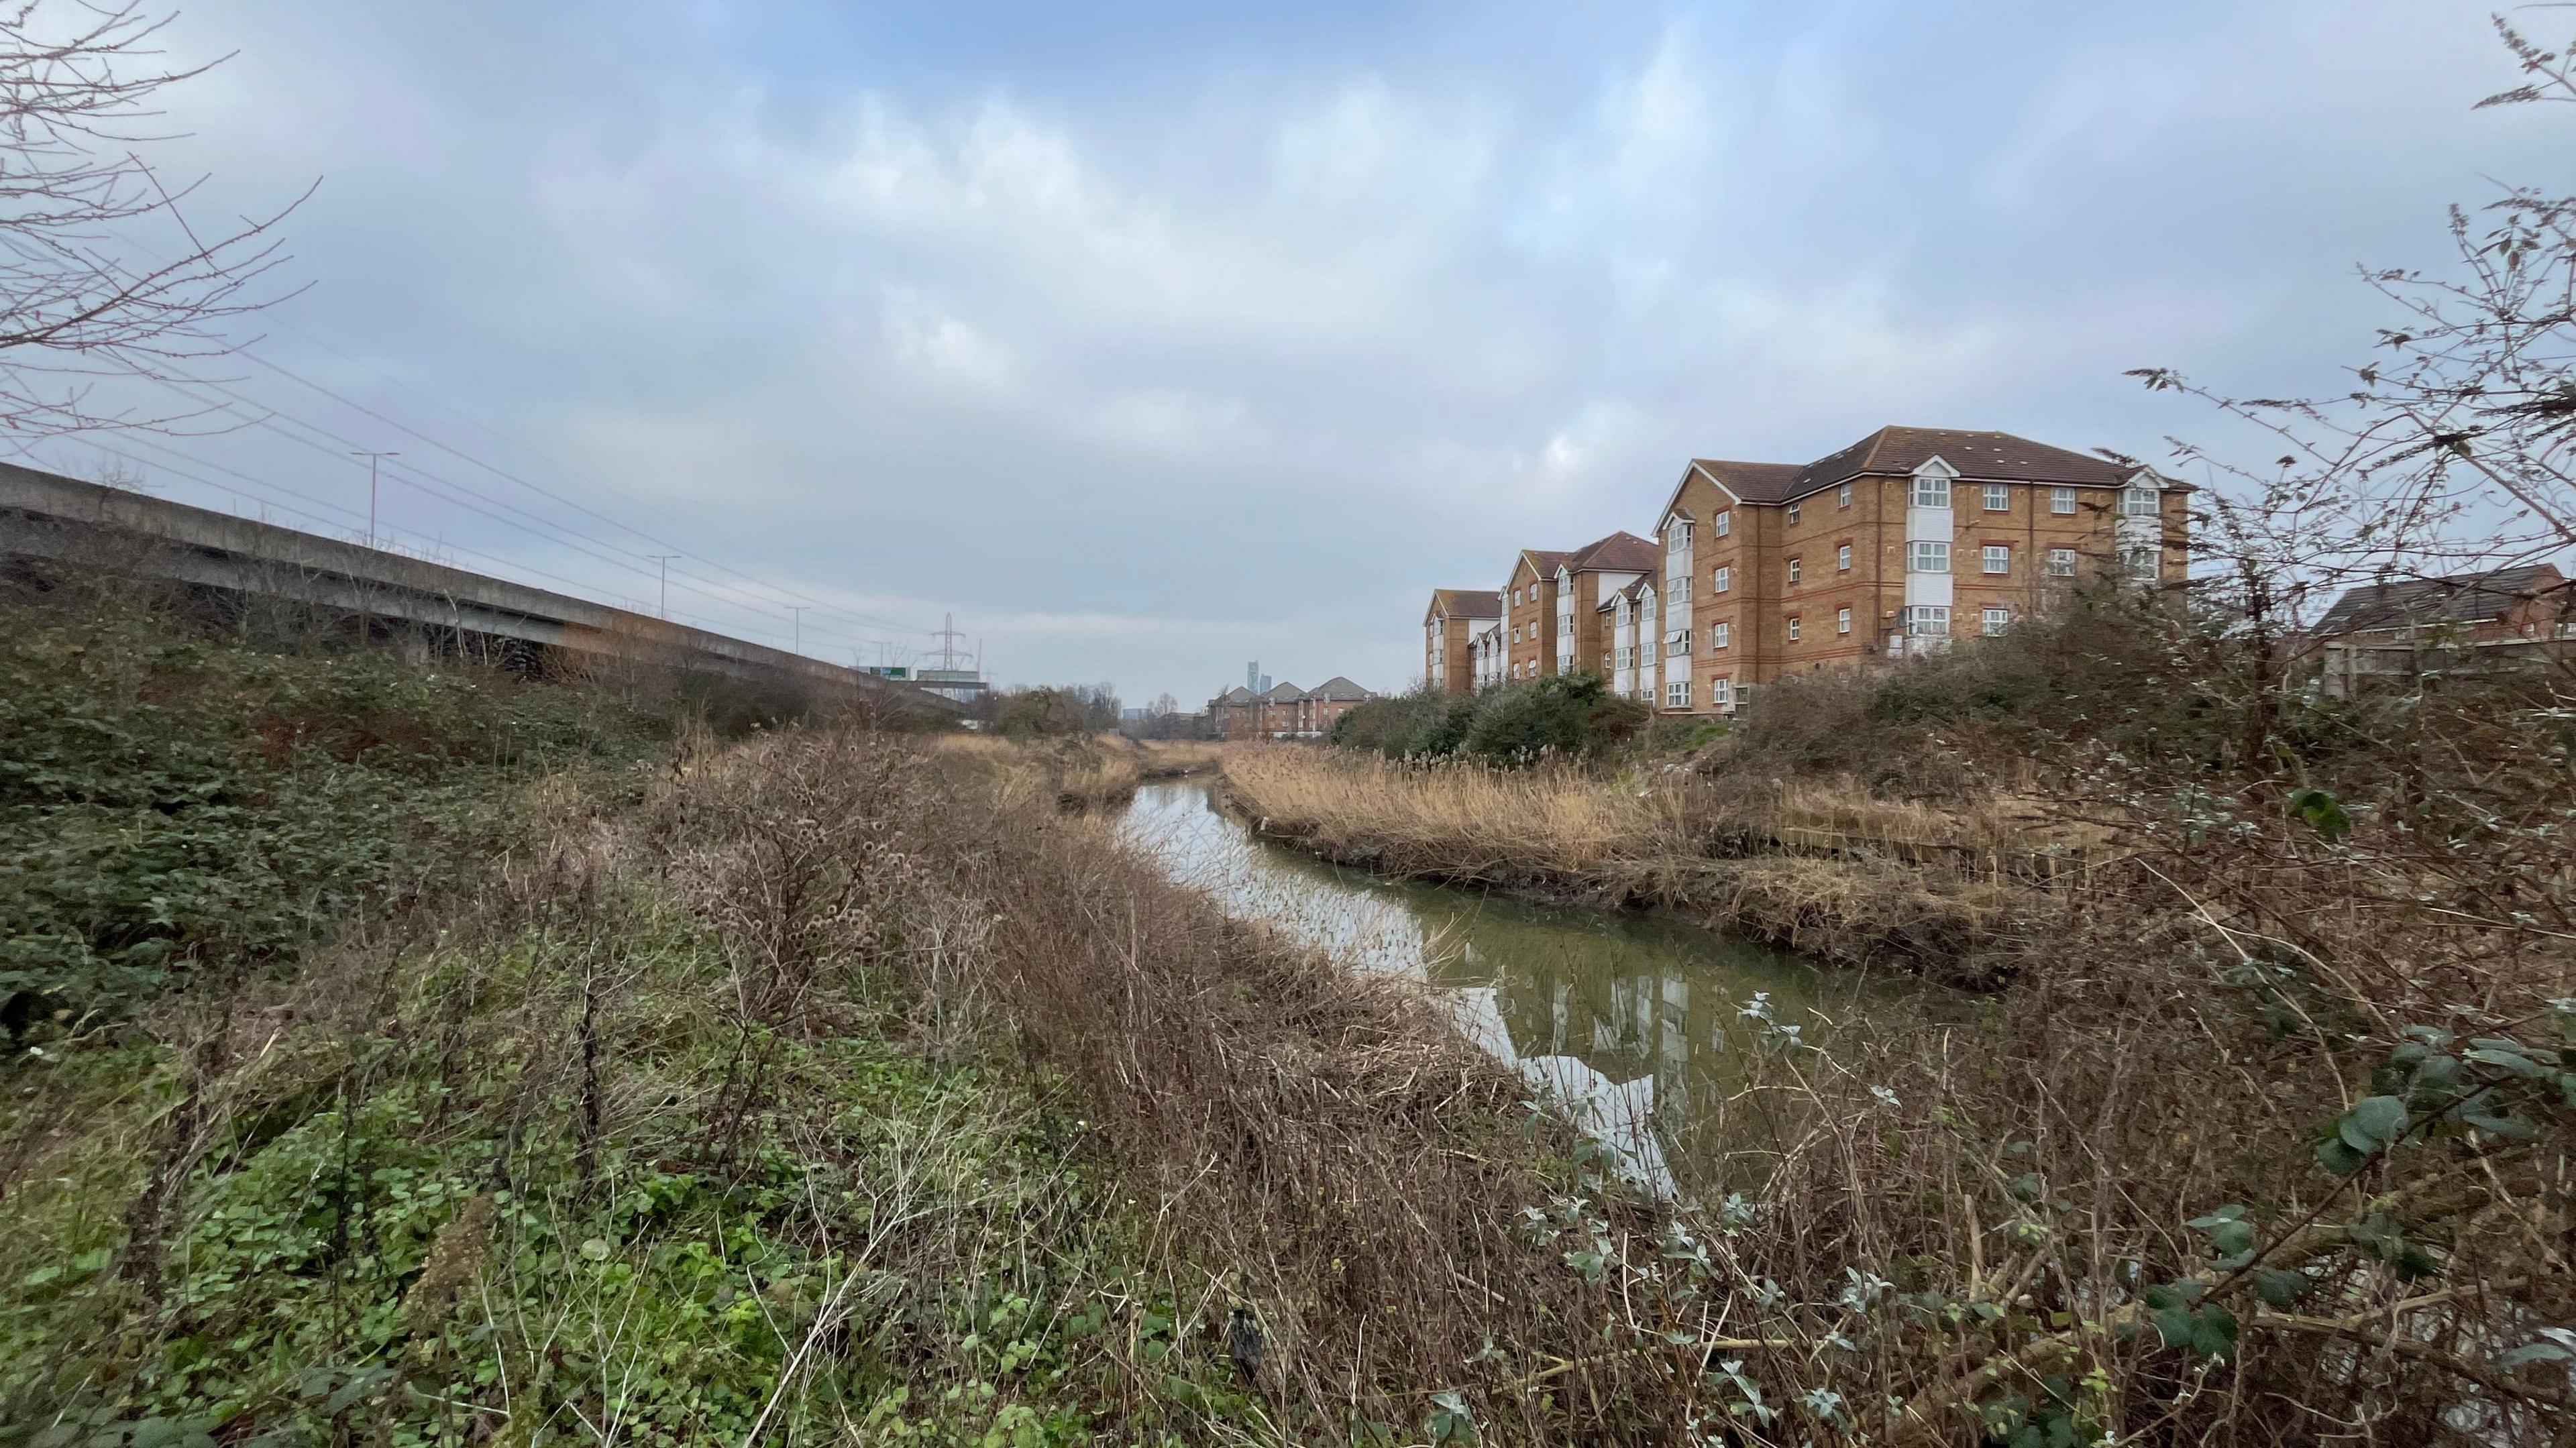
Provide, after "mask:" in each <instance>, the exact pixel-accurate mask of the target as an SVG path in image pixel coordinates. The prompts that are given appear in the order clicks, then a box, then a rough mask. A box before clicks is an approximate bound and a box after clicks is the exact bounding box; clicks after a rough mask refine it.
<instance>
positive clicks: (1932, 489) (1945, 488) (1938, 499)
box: [1914, 473, 1950, 508]
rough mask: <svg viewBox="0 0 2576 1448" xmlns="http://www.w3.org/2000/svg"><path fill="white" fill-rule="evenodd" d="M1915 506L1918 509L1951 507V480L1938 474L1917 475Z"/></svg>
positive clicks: (1915, 478) (1915, 479)
mask: <svg viewBox="0 0 2576 1448" xmlns="http://www.w3.org/2000/svg"><path fill="white" fill-rule="evenodd" d="M1914 506H1916V507H1918V508H1946V507H1948V506H1950V480H1949V479H1948V478H1945V477H1942V476H1941V475H1940V474H1938V473H1917V474H1915V475H1914Z"/></svg>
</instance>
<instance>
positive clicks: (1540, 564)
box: [1512, 548, 1574, 578]
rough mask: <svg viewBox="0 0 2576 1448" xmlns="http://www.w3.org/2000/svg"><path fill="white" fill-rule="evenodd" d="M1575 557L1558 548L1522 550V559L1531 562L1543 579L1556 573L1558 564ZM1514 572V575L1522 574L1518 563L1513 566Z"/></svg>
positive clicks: (1531, 565)
mask: <svg viewBox="0 0 2576 1448" xmlns="http://www.w3.org/2000/svg"><path fill="white" fill-rule="evenodd" d="M1573 556H1574V555H1573V554H1571V553H1567V552H1565V551H1563V550H1561V549H1556V548H1524V549H1522V550H1521V557H1523V558H1526V559H1528V560H1529V565H1530V567H1531V568H1533V569H1535V570H1536V571H1537V573H1538V576H1539V577H1541V578H1545V577H1547V576H1548V575H1549V574H1551V573H1554V572H1555V571H1556V568H1557V565H1558V564H1560V563H1563V562H1564V561H1565V560H1566V559H1568V558H1571V557H1573ZM1512 571H1513V572H1514V573H1518V572H1520V565H1519V564H1518V563H1514V564H1513V565H1512Z"/></svg>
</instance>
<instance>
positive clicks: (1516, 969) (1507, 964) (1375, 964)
mask: <svg viewBox="0 0 2576 1448" xmlns="http://www.w3.org/2000/svg"><path fill="white" fill-rule="evenodd" d="M1122 830H1123V831H1124V833H1125V834H1126V835H1127V837H1128V838H1129V839H1130V840H1131V841H1133V842H1134V843H1136V844H1138V845H1140V846H1143V847H1145V848H1147V849H1149V850H1151V851H1152V852H1153V853H1154V854H1155V855H1156V856H1157V858H1158V859H1159V860H1160V861H1161V862H1162V864H1163V866H1164V868H1165V870H1166V872H1167V873H1169V874H1170V875H1171V876H1172V877H1173V878H1175V879H1178V880H1180V881H1182V882H1183V883H1186V884H1189V885H1192V886H1195V887H1197V888H1199V889H1201V890H1204V891H1206V892H1207V893H1208V894H1209V895H1211V896H1212V897H1213V898H1214V899H1215V900H1216V901H1217V902H1218V903H1219V904H1220V905H1221V906H1222V907H1223V908H1224V909H1225V910H1226V912H1227V913H1228V914H1231V915H1234V916H1236V917H1238V918H1242V919H1257V920H1261V921H1265V922H1267V923H1269V924H1270V925H1272V926H1274V927H1276V928H1278V929H1280V930H1281V931H1282V932H1283V933H1284V934H1285V935H1286V936H1288V937H1289V938H1292V939H1295V940H1297V941H1300V942H1301V943H1305V944H1309V945H1315V946H1320V947H1322V948H1325V949H1328V950H1330V951H1332V952H1333V953H1334V954H1335V955H1336V956H1337V957H1339V958H1340V959H1343V960H1346V961H1349V962H1351V963H1352V964H1354V965H1356V966H1358V967H1360V968H1362V969H1372V970H1383V971H1387V972H1390V973H1396V974H1402V975H1408V976H1412V977H1414V978H1416V979H1421V980H1426V981H1428V982H1430V983H1432V984H1434V985H1440V986H1447V987H1450V988H1452V998H1451V1004H1452V1007H1453V1009H1454V1012H1455V1018H1456V1020H1457V1022H1458V1025H1459V1028H1460V1030H1461V1031H1462V1032H1463V1033H1464V1034H1465V1035H1466V1036H1467V1037H1468V1039H1469V1040H1470V1041H1472V1042H1473V1043H1474V1044H1475V1045H1477V1046H1478V1047H1479V1048H1480V1049H1482V1050H1485V1051H1487V1052H1489V1053H1490V1054H1492V1055H1493V1056H1494V1057H1495V1058H1497V1059H1498V1060H1502V1061H1505V1062H1508V1063H1511V1064H1512V1065H1513V1066H1514V1067H1515V1069H1516V1070H1518V1071H1519V1072H1520V1074H1521V1075H1522V1077H1523V1079H1525V1080H1527V1081H1529V1082H1531V1084H1532V1085H1533V1086H1534V1087H1544V1088H1547V1089H1550V1090H1553V1091H1556V1092H1557V1093H1558V1094H1560V1095H1562V1096H1563V1097H1564V1098H1565V1099H1566V1102H1567V1104H1568V1107H1569V1112H1568V1114H1569V1115H1570V1116H1572V1117H1573V1118H1574V1119H1575V1120H1576V1121H1577V1122H1578V1123H1579V1124H1581V1125H1582V1126H1583V1128H1584V1129H1585V1130H1587V1131H1591V1132H1592V1133H1593V1134H1595V1135H1597V1136H1600V1137H1602V1138H1603V1139H1604V1140H1606V1141H1609V1142H1610V1143H1611V1144H1612V1145H1614V1146H1619V1147H1621V1149H1622V1155H1623V1156H1624V1157H1628V1158H1630V1159H1631V1160H1632V1162H1633V1163H1635V1169H1636V1170H1637V1171H1638V1172H1640V1173H1643V1174H1644V1176H1645V1177H1646V1178H1648V1179H1653V1178H1656V1177H1659V1176H1660V1175H1661V1174H1662V1173H1663V1172H1664V1166H1663V1162H1664V1153H1665V1150H1666V1149H1667V1148H1668V1147H1669V1148H1672V1149H1673V1150H1674V1151H1675V1157H1674V1159H1676V1160H1682V1159H1687V1158H1696V1157H1699V1156H1701V1153H1702V1151H1703V1150H1705V1151H1708V1152H1710V1153H1712V1154H1713V1153H1714V1152H1715V1151H1716V1149H1717V1143H1718V1141H1719V1139H1720V1138H1726V1139H1727V1140H1729V1141H1730V1142H1731V1143H1732V1144H1733V1145H1734V1146H1736V1147H1739V1148H1740V1147H1743V1146H1746V1145H1749V1144H1751V1143H1749V1142H1747V1141H1744V1140H1741V1139H1739V1138H1740V1136H1741V1133H1740V1131H1739V1130H1738V1127H1739V1125H1740V1124H1741V1121H1742V1112H1741V1108H1738V1110H1737V1116H1736V1119H1735V1120H1734V1121H1730V1120H1729V1119H1728V1117H1727V1107H1726V1106H1725V1097H1726V1096H1727V1095H1729V1094H1731V1093H1732V1091H1733V1090H1734V1089H1735V1087H1736V1086H1738V1085H1740V1084H1741V1082H1739V1081H1735V1080H1733V1079H1732V1075H1733V1071H1732V1068H1734V1067H1735V1066H1736V1062H1735V1061H1734V1060H1733V1059H1732V1057H1733V1053H1732V1052H1730V1051H1729V1050H1728V1049H1727V1044H1728V1038H1729V1037H1730V1036H1733V1037H1735V1040H1736V1043H1737V1044H1738V1045H1741V1044H1742V1043H1743V1042H1744V1040H1745V1039H1746V1037H1745V1036H1744V1035H1743V1032H1745V1031H1746V1030H1747V1029H1748V1026H1747V1024H1746V1023H1745V1022H1744V1021H1742V1020H1741V1019H1740V1018H1739V1016H1738V1010H1737V1008H1738V1007H1739V1006H1740V1005H1742V1004H1743V1002H1745V1001H1746V1000H1748V999H1750V998H1751V997H1752V995H1753V994H1754V993H1755V992H1757V991H1760V992H1768V993H1769V994H1770V996H1771V999H1772V1001H1773V1002H1774V1004H1775V1007H1776V1008H1777V1009H1778V1010H1780V1011H1781V1012H1782V1013H1783V1015H1784V1016H1788V1015H1790V1014H1792V1013H1794V1012H1795V1011H1796V1009H1797V1007H1798V1006H1799V1005H1800V1004H1802V1003H1804V1002H1806V1001H1809V1000H1812V999H1813V998H1814V995H1815V991H1816V989H1817V986H1818V985H1819V983H1820V982H1821V981H1822V980H1823V977H1820V976H1818V975H1817V974H1816V973H1814V972H1813V971H1811V970H1808V969H1806V968H1805V967H1803V966H1799V965H1797V964H1795V963H1794V962H1792V961H1790V960H1788V959H1787V958H1786V957H1782V956H1779V955H1777V954H1775V953H1772V952H1769V951H1766V950H1763V949H1761V948H1759V947H1756V946H1752V945H1749V944H1744V943H1740V942H1733V941H1728V940H1724V939H1720V938H1718V937H1714V936H1709V935H1706V934H1703V933H1700V932H1697V931H1691V930H1688V929H1687V928H1684V927H1679V926H1674V925H1670V924H1667V923H1663V922H1657V921H1650V920H1634V919H1626V920H1623V919H1608V920H1605V919H1602V918H1600V917H1597V916H1589V915H1579V914H1571V913H1564V912H1556V911H1549V910H1545V909H1542V908H1539V907H1534V906H1529V905H1524V904H1520V903H1518V902H1513V901H1507V900H1502V899H1498V898H1483V897H1478V896H1475V895H1471V894H1466V893H1464V892H1460V891H1456V890H1444V889H1440V888H1438V887H1432V886H1416V885H1403V884H1391V883H1387V882H1383V881H1370V880H1368V879H1366V878H1365V877H1362V876H1359V875H1355V874H1352V873H1349V872H1342V871H1336V870H1334V869H1332V868H1330V867H1327V866H1324V865H1321V864H1318V863H1316V862H1314V861H1312V860H1308V859H1305V858H1304V857H1302V856H1296V855H1292V854H1290V853H1288V852H1286V851H1283V850H1280V849H1277V848H1275V847H1272V846H1268V845H1265V844H1262V843H1260V842H1258V841H1256V840H1254V839H1253V838H1252V837H1251V835H1250V833H1249V831H1247V830H1246V829H1244V827H1243V826H1242V825H1241V824H1240V823H1239V822H1238V821H1236V820H1234V819H1232V818H1230V817H1228V816H1225V815H1222V814H1219V813H1217V812H1215V811H1214V809H1213V808H1212V807H1211V806H1210V804H1209V802H1208V799H1207V795H1206V791H1205V789H1204V787H1203V786H1199V785H1194V784H1177V785H1148V786H1146V787H1145V788H1144V789H1143V790H1141V791H1139V793H1138V795H1137V799H1136V803H1135V805H1134V806H1133V807H1132V808H1131V809H1130V811H1129V812H1128V814H1127V816H1126V818H1125V821H1124V822H1123V824H1122ZM1694 1012H1697V1014H1696V1015H1694V1014H1693V1013H1694ZM1650 1121H1651V1123H1652V1125H1653V1126H1654V1128H1655V1131H1654V1132H1652V1133H1650V1132H1649V1131H1648V1129H1647V1128H1648V1126H1649V1124H1650ZM1657 1134H1660V1137H1661V1141H1660V1142H1658V1141H1657V1140H1656V1135H1657ZM1623 1137H1624V1138H1625V1139H1624V1140H1623Z"/></svg>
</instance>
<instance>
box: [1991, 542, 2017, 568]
mask: <svg viewBox="0 0 2576 1448" xmlns="http://www.w3.org/2000/svg"><path fill="white" fill-rule="evenodd" d="M1985 559H1986V571H1987V572H1988V573H2010V572H2012V545H2011V544H2010V543H1989V544H1987V545H1986V548H1985Z"/></svg>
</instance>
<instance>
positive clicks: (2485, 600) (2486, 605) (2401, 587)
mask: <svg viewBox="0 0 2576 1448" xmlns="http://www.w3.org/2000/svg"><path fill="white" fill-rule="evenodd" d="M2566 586H2567V580H2566V579H2565V578H2564V577H2562V576H2560V574H2559V572H2558V570H2557V569H2556V568H2553V567H2551V566H2550V565H2549V564H2546V563H2529V564H2524V565H2522V566H2520V567H2517V568H2494V569H2489V570H2488V571H2486V572H2484V573H2463V574H2459V575H2456V576H2454V577H2451V578H2404V579H2393V580H2391V581H2389V582H2386V583H2373V584H2367V585H2365V586H2363V587H2360V588H2348V589H2345V590H2344V593H2343V596H2342V597H2341V598H2338V599H2336V600H2335V601H2334V607H2332V608H2329V609H2327V610H2326V616H2325V617H2324V618H2321V619H2319V620H2317V632H2318V633H2320V634H2323V635H2326V636H2328V637H2332V636H2334V635H2337V634H2348V633H2363V632H2367V631H2369V630H2372V629H2393V628H2408V627H2416V628H2434V627H2440V626H2442V625H2446V624H2453V625H2456V624H2472V623H2485V622H2487V621H2489V620H2491V619H2497V618H2502V617H2503V616H2504V615H2505V614H2507V613H2509V612H2511V611H2512V609H2513V606H2514V605H2515V604H2517V603H2520V602H2522V601H2523V600H2525V599H2528V598H2536V597H2538V596H2540V595H2541V594H2544V593H2547V592H2549V591H2550V590H2552V589H2559V588H2564V587H2566Z"/></svg>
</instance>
